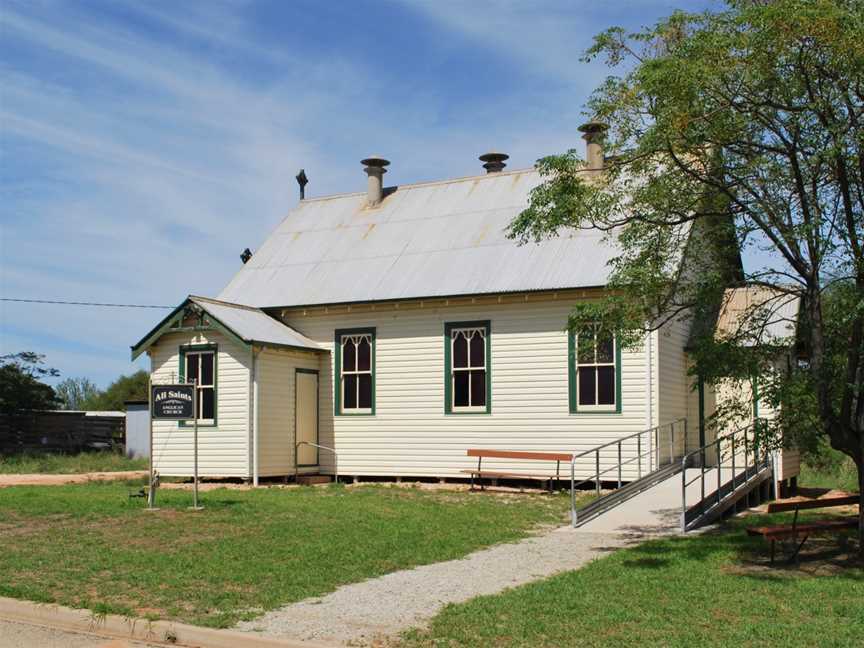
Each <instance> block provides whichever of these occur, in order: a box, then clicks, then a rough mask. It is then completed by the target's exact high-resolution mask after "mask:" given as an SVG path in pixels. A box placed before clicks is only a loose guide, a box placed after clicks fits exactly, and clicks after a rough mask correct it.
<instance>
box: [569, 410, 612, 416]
mask: <svg viewBox="0 0 864 648" xmlns="http://www.w3.org/2000/svg"><path fill="white" fill-rule="evenodd" d="M597 414H600V415H603V416H608V415H609V414H621V410H619V409H580V410H571V411H570V415H571V416H594V415H597Z"/></svg>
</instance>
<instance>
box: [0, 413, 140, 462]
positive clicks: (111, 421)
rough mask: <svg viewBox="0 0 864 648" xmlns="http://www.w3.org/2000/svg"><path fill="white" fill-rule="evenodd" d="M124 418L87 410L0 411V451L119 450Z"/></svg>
mask: <svg viewBox="0 0 864 648" xmlns="http://www.w3.org/2000/svg"><path fill="white" fill-rule="evenodd" d="M125 440H126V418H125V417H123V416H117V415H113V416H111V415H98V414H95V415H88V414H87V413H86V412H33V413H29V414H20V415H12V416H7V415H3V414H0V454H4V455H12V454H21V453H24V452H30V453H40V452H45V453H76V452H83V451H87V450H121V451H122V449H123V447H124V443H125Z"/></svg>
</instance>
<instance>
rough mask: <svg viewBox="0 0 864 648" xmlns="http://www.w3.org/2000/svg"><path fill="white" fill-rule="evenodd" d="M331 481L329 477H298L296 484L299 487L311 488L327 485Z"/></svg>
mask: <svg viewBox="0 0 864 648" xmlns="http://www.w3.org/2000/svg"><path fill="white" fill-rule="evenodd" d="M331 481H333V478H332V477H331V476H330V475H299V476H298V477H297V483H298V484H300V485H301V486H312V485H314V484H329V483H330V482H331Z"/></svg>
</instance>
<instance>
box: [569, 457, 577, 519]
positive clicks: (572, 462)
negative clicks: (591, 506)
mask: <svg viewBox="0 0 864 648" xmlns="http://www.w3.org/2000/svg"><path fill="white" fill-rule="evenodd" d="M570 524H572V525H573V527H574V528H575V527H576V455H575V454H574V455H572V456H571V457H570Z"/></svg>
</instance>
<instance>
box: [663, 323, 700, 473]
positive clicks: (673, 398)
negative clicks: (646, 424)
mask: <svg viewBox="0 0 864 648" xmlns="http://www.w3.org/2000/svg"><path fill="white" fill-rule="evenodd" d="M689 335H690V320H689V319H678V318H676V319H673V320H671V321H669V322H667V323H666V324H665V325H664V326H662V327H661V328H660V329H659V331H658V332H657V338H656V339H657V377H658V379H657V411H658V421H659V422H660V423H661V424H663V423H669V422H671V421H677V420H679V419H687V438H686V444H685V438H684V426H683V424H681V425H676V426H675V435H674V439H672V438H671V434H670V432H669V428H664V429H662V430H661V432H662V434H663V435H664V453H663V455H662V456H663V457H668V454H669V453H668V450H666V449H667V448H669V447H674V448H675V454H676V455H679V456H680V455H683V454H684V450H685V447H686V449H687V451H690V450H693V449H695V448H696V447H697V446H698V445H699V427H698V419H699V413H698V410H697V411H695V412H691V411H690V407H689V402H688V401H689V400H690V394H691V391H692V390H691V388H690V386H691V378H690V377H689V376H688V375H687V362H688V360H687V353H686V351H685V350H684V349H685V346H686V344H687V340H688V338H689ZM691 423H692V425H691Z"/></svg>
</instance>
